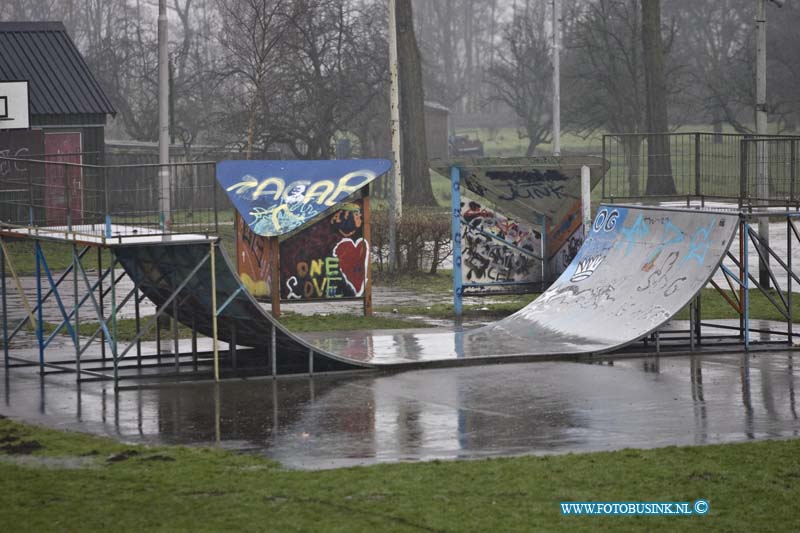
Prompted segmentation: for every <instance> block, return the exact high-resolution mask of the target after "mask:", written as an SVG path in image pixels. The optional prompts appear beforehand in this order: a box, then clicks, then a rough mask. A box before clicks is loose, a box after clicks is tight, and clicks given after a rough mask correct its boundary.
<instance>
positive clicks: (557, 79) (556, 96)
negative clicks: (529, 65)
mask: <svg viewBox="0 0 800 533" xmlns="http://www.w3.org/2000/svg"><path fill="white" fill-rule="evenodd" d="M560 56H561V0H553V155H561V58H560Z"/></svg>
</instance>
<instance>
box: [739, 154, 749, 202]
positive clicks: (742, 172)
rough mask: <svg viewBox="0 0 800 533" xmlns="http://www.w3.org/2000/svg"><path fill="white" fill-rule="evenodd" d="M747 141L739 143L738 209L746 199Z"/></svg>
mask: <svg viewBox="0 0 800 533" xmlns="http://www.w3.org/2000/svg"><path fill="white" fill-rule="evenodd" d="M747 165H748V156H747V139H742V140H740V141H739V207H740V208H741V207H742V206H743V205H744V202H745V199H746V198H747V194H748V193H747V171H748V168H747Z"/></svg>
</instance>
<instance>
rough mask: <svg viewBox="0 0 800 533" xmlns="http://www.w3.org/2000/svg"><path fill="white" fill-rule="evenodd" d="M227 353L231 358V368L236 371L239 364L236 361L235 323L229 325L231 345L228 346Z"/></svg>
mask: <svg viewBox="0 0 800 533" xmlns="http://www.w3.org/2000/svg"><path fill="white" fill-rule="evenodd" d="M228 353H229V354H230V356H231V367H232V368H233V369H234V370H236V369H237V368H239V364H238V363H239V362H238V361H237V360H236V323H233V324H231V343H230V344H229V345H228Z"/></svg>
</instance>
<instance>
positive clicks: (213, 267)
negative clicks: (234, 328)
mask: <svg viewBox="0 0 800 533" xmlns="http://www.w3.org/2000/svg"><path fill="white" fill-rule="evenodd" d="M216 244H217V243H216V242H214V241H211V330H212V332H213V333H212V342H213V346H214V381H219V341H218V338H217V260H216V255H217V253H216Z"/></svg>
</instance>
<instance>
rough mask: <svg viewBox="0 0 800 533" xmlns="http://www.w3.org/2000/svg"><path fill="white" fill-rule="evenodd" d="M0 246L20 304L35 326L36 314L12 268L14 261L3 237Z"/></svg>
mask: <svg viewBox="0 0 800 533" xmlns="http://www.w3.org/2000/svg"><path fill="white" fill-rule="evenodd" d="M0 246H2V247H3V256H4V257H5V259H6V264H7V265H8V270H9V271H11V277H13V278H14V284H15V285H16V286H17V292H18V293H19V297H20V298H21V299H22V305H23V306H25V312H26V313H28V320H30V321H31V324H32V325H33V327H34V328H36V327H37V326H36V325H37V322H36V316H34V314H33V308H32V307H31V304H30V302H28V298H27V296H25V291H23V290H22V283H21V282H20V280H19V276H17V271H16V269H15V268H14V263H13V262H12V261H11V256H10V255H9V253H8V248H6V243H5V241H4V240H3V239H0Z"/></svg>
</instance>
